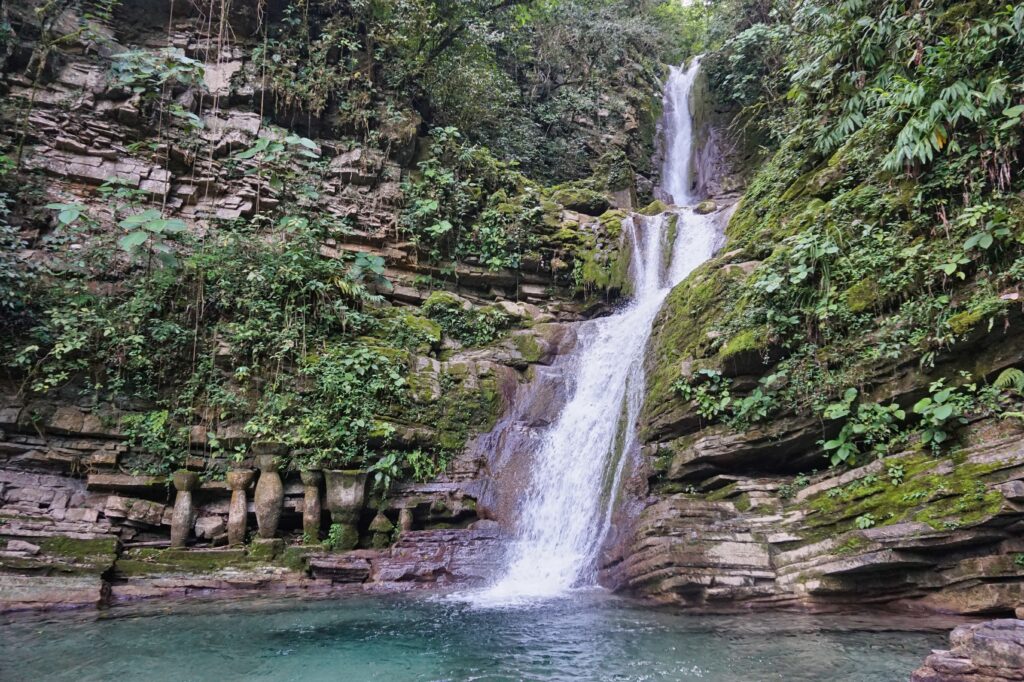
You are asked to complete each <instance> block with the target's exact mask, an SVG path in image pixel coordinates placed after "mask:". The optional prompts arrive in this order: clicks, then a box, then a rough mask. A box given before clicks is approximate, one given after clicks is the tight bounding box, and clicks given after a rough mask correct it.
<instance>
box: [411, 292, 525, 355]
mask: <svg viewBox="0 0 1024 682" xmlns="http://www.w3.org/2000/svg"><path fill="white" fill-rule="evenodd" d="M423 312H424V314H426V316H427V317H429V318H430V319H431V320H434V321H436V322H437V323H438V324H440V325H441V329H442V330H444V333H445V334H446V335H447V336H449V337H451V338H453V339H455V340H457V341H459V342H460V343H463V344H466V345H467V346H482V345H484V344H487V343H490V342H491V341H493V340H494V339H496V338H498V336H500V335H501V332H502V331H504V330H505V329H508V327H509V326H510V325H511V323H512V318H510V317H509V316H508V315H507V314H505V312H504V311H502V310H499V309H497V308H465V307H463V304H462V302H461V301H459V299H457V298H455V297H453V296H449V295H447V294H444V293H443V292H434V293H433V294H431V295H430V298H428V299H427V300H426V301H425V302H424V304H423Z"/></svg>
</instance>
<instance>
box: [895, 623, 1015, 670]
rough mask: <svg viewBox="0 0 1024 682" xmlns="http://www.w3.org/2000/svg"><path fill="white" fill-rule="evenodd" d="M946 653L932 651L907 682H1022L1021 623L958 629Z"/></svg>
mask: <svg viewBox="0 0 1024 682" xmlns="http://www.w3.org/2000/svg"><path fill="white" fill-rule="evenodd" d="M949 643H950V648H949V650H948V651H933V652H932V654H931V655H930V656H929V657H928V658H927V659H926V660H925V663H924V665H923V666H921V667H920V668H918V669H917V670H915V671H914V674H913V675H912V676H911V678H910V679H911V682H1009V681H1010V680H1024V620H1013V619H1003V620H993V621H989V622H986V623H978V624H975V625H962V626H960V627H958V628H957V629H955V630H953V633H952V634H951V635H950V636H949Z"/></svg>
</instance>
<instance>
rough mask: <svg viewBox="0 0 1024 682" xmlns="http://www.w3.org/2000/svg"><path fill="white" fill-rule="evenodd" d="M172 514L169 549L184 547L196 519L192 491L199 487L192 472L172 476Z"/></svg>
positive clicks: (196, 475) (197, 476)
mask: <svg viewBox="0 0 1024 682" xmlns="http://www.w3.org/2000/svg"><path fill="white" fill-rule="evenodd" d="M173 480H174V488H175V490H177V491H178V492H177V495H175V497H174V513H173V514H172V515H171V547H179V548H180V547H184V546H185V544H186V543H187V542H188V536H189V534H190V533H191V532H192V524H193V523H194V522H195V518H196V508H195V504H194V503H193V502H192V491H193V490H195V489H196V488H198V487H199V474H197V473H195V472H192V471H185V470H181V471H176V472H174V476H173Z"/></svg>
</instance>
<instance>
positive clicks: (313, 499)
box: [300, 471, 324, 543]
mask: <svg viewBox="0 0 1024 682" xmlns="http://www.w3.org/2000/svg"><path fill="white" fill-rule="evenodd" d="M300 476H302V486H303V488H302V490H303V501H304V502H305V504H304V506H303V509H302V534H303V536H304V537H305V538H306V539H307V540H308V541H309V542H311V543H313V542H317V541H318V540H319V539H320V483H321V482H323V480H324V475H323V473H322V472H320V471H303V472H301V473H300Z"/></svg>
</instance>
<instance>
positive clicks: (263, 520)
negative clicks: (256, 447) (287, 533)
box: [254, 455, 284, 539]
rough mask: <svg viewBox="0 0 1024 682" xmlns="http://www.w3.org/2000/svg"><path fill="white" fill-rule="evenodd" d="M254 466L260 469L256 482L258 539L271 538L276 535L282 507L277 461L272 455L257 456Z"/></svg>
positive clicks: (282, 490)
mask: <svg viewBox="0 0 1024 682" xmlns="http://www.w3.org/2000/svg"><path fill="white" fill-rule="evenodd" d="M256 465H257V466H258V467H259V468H260V478H259V480H258V481H256V496H255V500H254V501H255V506H256V524H257V526H259V533H260V537H261V538H264V539H270V538H273V537H274V535H276V534H277V525H278V524H279V523H280V522H281V508H282V507H283V506H284V484H283V483H281V475H280V474H279V473H277V460H276V459H275V458H274V456H273V455H259V456H258V457H257V458H256Z"/></svg>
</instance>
